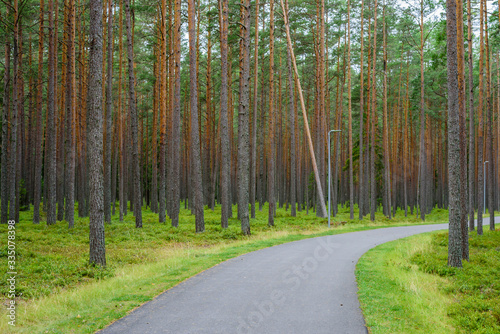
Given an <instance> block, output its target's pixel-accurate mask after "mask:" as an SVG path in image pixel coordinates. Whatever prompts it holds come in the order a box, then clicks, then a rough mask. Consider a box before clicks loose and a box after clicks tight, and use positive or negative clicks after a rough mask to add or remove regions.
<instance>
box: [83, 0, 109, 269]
mask: <svg viewBox="0 0 500 334" xmlns="http://www.w3.org/2000/svg"><path fill="white" fill-rule="evenodd" d="M89 37H90V53H89V82H88V108H89V109H88V114H87V116H88V136H89V146H88V154H89V186H90V189H89V190H90V193H89V195H90V232H89V236H90V264H93V265H99V266H106V250H105V244H104V207H103V196H104V189H103V181H104V180H103V179H104V176H103V170H102V166H103V164H102V163H103V161H102V160H103V158H102V153H103V140H102V139H103V134H102V123H103V122H102V120H103V113H102V87H101V82H102V59H103V54H102V44H103V40H102V1H101V0H92V1H91V2H90V24H89Z"/></svg>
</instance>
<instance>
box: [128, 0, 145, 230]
mask: <svg viewBox="0 0 500 334" xmlns="http://www.w3.org/2000/svg"><path fill="white" fill-rule="evenodd" d="M125 12H126V15H127V19H126V20H127V21H126V22H127V23H126V26H127V60H128V94H129V110H130V127H131V130H132V131H131V135H132V152H131V153H132V175H133V178H132V180H133V181H132V182H133V184H134V187H133V189H134V200H133V203H134V214H135V227H142V211H141V209H142V196H141V169H140V157H139V139H138V120H137V102H136V96H135V75H134V47H133V44H132V43H133V41H132V22H131V13H130V12H131V9H130V0H126V2H125Z"/></svg>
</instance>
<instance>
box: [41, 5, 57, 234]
mask: <svg viewBox="0 0 500 334" xmlns="http://www.w3.org/2000/svg"><path fill="white" fill-rule="evenodd" d="M55 40H56V33H55V32H54V1H53V0H49V53H48V63H49V66H48V75H49V79H48V90H47V117H46V142H45V147H46V148H45V150H46V152H47V153H46V156H47V160H46V161H45V181H44V185H45V187H47V198H46V200H45V201H46V203H47V206H46V212H47V225H52V224H55V223H56V138H57V133H56V132H57V129H56V126H55V112H56V111H55V107H56V106H55V92H54V90H55V79H56V74H55V72H56V68H55V58H56V46H55Z"/></svg>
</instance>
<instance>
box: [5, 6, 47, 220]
mask: <svg viewBox="0 0 500 334" xmlns="http://www.w3.org/2000/svg"><path fill="white" fill-rule="evenodd" d="M42 1H43V0H42ZM40 12H41V13H40V16H41V17H42V18H43V2H41V3H40ZM7 14H8V7H7ZM6 16H8V15H6ZM41 22H42V23H40V31H42V28H41V26H42V24H43V19H42V21H41ZM4 37H5V63H4V66H5V70H4V77H3V80H4V81H3V84H4V86H3V92H4V99H3V114H2V158H1V159H2V161H1V162H2V166H1V168H2V171H1V172H2V182H1V192H2V209H1V212H2V214H1V215H2V216H1V223H2V224H7V222H8V213H9V196H10V192H9V185H10V182H9V177H8V173H9V172H10V171H9V155H8V151H9V125H8V124H9V122H10V118H9V111H10V83H11V80H10V40H9V38H10V36H8V34H5V36H4ZM38 70H39V72H38V73H39V83H40V81H41V79H40V76H41V73H42V71H41V63H39V65H38ZM39 94H40V95H41V93H40V90H39ZM39 112H40V113H41V108H40V110H39ZM40 166H41V163H40ZM40 179H41V177H40ZM39 184H40V185H41V180H40V183H39ZM35 204H36V197H35ZM38 206H39V207H40V205H38ZM36 213H37V211H36V209H35V215H33V222H34V223H35V224H37V223H39V222H40V216H39V215H38V216H36ZM35 218H37V220H35Z"/></svg>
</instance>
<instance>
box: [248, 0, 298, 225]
mask: <svg viewBox="0 0 500 334" xmlns="http://www.w3.org/2000/svg"><path fill="white" fill-rule="evenodd" d="M253 58H254V71H253V73H254V81H253V116H252V122H253V124H252V134H251V136H252V137H251V143H252V148H251V152H250V156H251V160H250V207H251V213H250V215H251V217H252V218H255V195H256V193H255V192H256V176H257V175H256V167H257V164H256V161H257V104H258V99H257V89H258V87H259V82H258V71H259V0H255V42H254V57H253ZM293 211H294V209H293V208H292V215H293Z"/></svg>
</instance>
